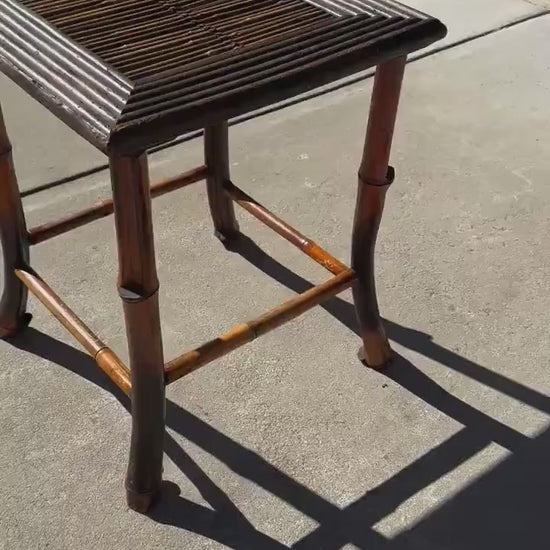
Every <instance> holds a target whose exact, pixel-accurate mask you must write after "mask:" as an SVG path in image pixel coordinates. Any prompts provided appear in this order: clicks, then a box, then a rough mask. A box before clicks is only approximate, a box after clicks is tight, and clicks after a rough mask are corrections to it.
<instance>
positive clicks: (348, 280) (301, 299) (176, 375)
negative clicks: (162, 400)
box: [165, 269, 356, 384]
mask: <svg viewBox="0 0 550 550" xmlns="http://www.w3.org/2000/svg"><path fill="white" fill-rule="evenodd" d="M355 279H356V276H355V273H354V272H353V270H351V269H347V270H346V271H343V272H341V273H340V274H338V275H336V276H335V277H333V278H332V279H330V280H329V281H327V282H325V283H323V284H320V285H318V286H315V287H313V288H311V289H310V290H308V291H306V292H304V293H303V294H300V295H299V296H296V297H295V298H292V299H291V300H288V301H286V302H284V303H283V304H281V305H279V306H277V307H275V308H273V309H272V310H270V311H268V312H267V313H265V314H263V315H261V316H260V317H257V318H256V319H254V320H252V321H249V322H247V323H243V324H240V325H237V326H236V327H234V328H233V329H231V330H230V331H229V332H226V333H225V334H222V335H221V336H220V337H218V338H216V339H215V340H211V341H210V342H207V343H206V344H204V345H202V346H201V347H199V348H196V349H194V350H192V351H189V352H187V353H184V354H183V355H181V356H180V357H177V358H176V359H173V360H172V361H170V362H169V363H167V364H166V365H165V372H166V383H167V384H170V383H172V382H175V381H176V380H178V379H180V378H182V377H184V376H186V375H188V374H190V373H191V372H193V371H195V370H197V369H199V368H200V367H202V366H204V365H206V364H208V363H210V362H212V361H214V360H215V359H218V358H220V357H223V356H224V355H226V354H228V353H230V352H231V351H233V350H235V349H237V348H239V347H241V346H243V345H244V344H246V343H248V342H251V341H252V340H255V339H256V338H258V337H259V336H263V335H264V334H267V333H268V332H270V331H272V330H274V329H276V328H277V327H280V326H282V325H283V324H285V323H287V322H288V321H291V320H292V319H295V318H296V317H298V316H299V315H301V314H302V313H305V312H306V311H308V310H309V309H311V308H312V307H314V306H316V305H318V304H320V303H321V302H323V301H325V300H327V299H328V298H330V297H332V296H335V295H336V294H339V293H340V292H342V291H344V290H345V289H346V288H349V287H350V286H352V284H353V282H354V281H355Z"/></svg>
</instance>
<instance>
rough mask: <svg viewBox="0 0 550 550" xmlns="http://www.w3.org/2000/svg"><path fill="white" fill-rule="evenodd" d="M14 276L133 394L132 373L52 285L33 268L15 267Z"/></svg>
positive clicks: (108, 373) (106, 370)
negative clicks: (131, 389) (131, 390)
mask: <svg viewBox="0 0 550 550" xmlns="http://www.w3.org/2000/svg"><path fill="white" fill-rule="evenodd" d="M15 275H16V276H17V277H18V279H19V280H20V281H21V282H22V283H23V284H24V285H25V287H26V288H28V289H29V290H30V291H31V292H32V293H33V294H34V295H35V296H36V297H37V298H38V300H39V301H40V302H41V303H42V304H43V305H44V306H45V307H46V309H47V310H48V311H49V312H50V313H51V314H52V315H53V316H54V317H55V318H56V319H57V320H58V321H59V322H60V323H61V324H62V325H63V326H64V327H65V328H66V329H67V330H68V331H69V333H70V334H72V336H74V338H75V339H76V340H77V341H78V342H79V343H80V344H81V345H82V347H83V348H84V349H85V350H86V351H87V352H88V353H89V354H90V355H91V356H92V357H93V358H94V359H95V361H96V363H97V365H98V366H99V367H100V368H101V369H102V370H103V371H104V372H105V373H106V374H107V376H109V378H110V379H111V380H112V381H113V382H114V383H115V384H116V385H117V386H118V387H119V388H120V389H121V390H122V391H123V392H124V393H126V394H128V393H130V372H129V371H128V369H127V368H126V367H125V366H124V364H123V363H122V361H121V360H120V359H119V358H118V357H117V356H116V355H115V353H114V352H113V351H112V350H111V349H109V348H108V347H107V346H106V345H105V344H104V343H103V342H102V341H101V340H100V339H99V338H98V337H97V336H96V335H95V334H94V333H93V332H92V331H91V330H90V329H89V328H88V327H87V326H86V325H85V324H84V323H83V322H82V320H81V319H79V317H78V316H77V315H76V314H75V313H74V312H73V311H72V310H71V309H70V308H69V306H67V304H65V303H64V302H63V300H62V299H61V298H60V297H59V296H58V295H57V294H56V293H55V292H54V291H53V290H52V289H51V288H50V286H49V285H48V284H47V283H46V282H45V281H44V280H43V279H42V278H41V277H40V276H39V275H37V274H36V273H34V272H33V271H31V270H30V269H28V268H27V269H16V270H15Z"/></svg>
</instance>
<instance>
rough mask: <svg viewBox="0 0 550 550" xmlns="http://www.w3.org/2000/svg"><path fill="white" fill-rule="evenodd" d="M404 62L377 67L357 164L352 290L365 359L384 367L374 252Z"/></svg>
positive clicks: (386, 348) (387, 356)
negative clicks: (354, 278) (365, 130)
mask: <svg viewBox="0 0 550 550" xmlns="http://www.w3.org/2000/svg"><path fill="white" fill-rule="evenodd" d="M405 62H406V57H398V58H395V59H393V60H391V61H388V62H385V63H383V64H381V65H379V66H378V68H377V70H376V76H375V79H374V89H373V93H372V100H371V108H370V115H369V122H368V127H367V134H366V138H365V146H364V150H363V158H362V160H361V165H360V168H359V187H358V193H357V205H356V210H355V220H354V229H353V240H352V268H353V269H354V270H355V271H356V273H357V283H356V284H355V285H354V287H353V296H354V300H355V308H356V311H357V317H358V319H359V325H360V330H361V336H362V338H363V353H364V360H365V362H366V363H367V365H369V366H370V367H373V368H382V367H383V366H384V365H386V364H387V363H388V362H389V361H390V360H391V358H392V351H391V348H390V345H389V342H388V339H387V337H386V333H385V330H384V326H383V324H382V320H381V318H380V312H379V308H378V300H377V298H376V286H375V276H374V252H375V247H376V238H377V235H378V228H379V226H380V220H381V218H382V213H383V210H384V200H385V196H386V191H387V189H388V187H389V184H390V183H391V181H389V180H388V162H389V158H390V149H391V143H392V138H393V131H394V127H395V120H396V116H397V108H398V105H399V95H400V92H401V83H402V80H403V74H404V70H405Z"/></svg>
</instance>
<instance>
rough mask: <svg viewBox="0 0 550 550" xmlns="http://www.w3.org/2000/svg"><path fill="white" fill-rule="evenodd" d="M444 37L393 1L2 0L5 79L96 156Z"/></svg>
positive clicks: (144, 144)
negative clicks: (92, 147) (83, 140)
mask: <svg viewBox="0 0 550 550" xmlns="http://www.w3.org/2000/svg"><path fill="white" fill-rule="evenodd" d="M445 32H446V29H445V27H444V26H443V25H442V24H441V23H440V22H439V21H438V20H437V19H434V18H431V17H429V16H427V15H424V14H422V13H419V12H417V11H415V10H412V9H410V8H407V7H404V6H402V5H401V4H398V3H397V2H394V1H393V0H103V1H102V2H98V1H97V0H20V1H15V0H0V69H1V70H2V71H3V72H4V73H6V74H7V75H8V76H9V77H10V78H12V79H13V80H14V81H16V82H17V83H18V84H19V85H20V86H22V87H23V88H24V89H25V90H26V91H27V92H28V93H29V94H30V95H31V96H33V97H34V98H36V99H38V100H39V101H40V102H41V103H43V104H44V105H45V106H46V107H47V108H48V109H50V110H51V111H52V112H54V113H55V114H56V115H57V116H58V117H59V118H61V119H62V120H63V121H64V122H65V123H67V124H68V125H70V126H71V127H72V128H74V129H75V130H76V131H78V132H79V133H80V134H81V135H82V136H83V137H85V138H86V139H87V140H88V141H89V142H91V143H92V144H94V145H95V146H96V147H98V148H99V149H100V150H102V151H105V152H109V151H116V152H125V153H128V152H134V151H135V152H137V151H140V150H144V149H146V148H148V147H150V146H152V145H155V144H159V143H162V142H166V141H168V140H170V139H172V138H174V137H176V136H177V135H180V134H181V133H182V132H184V131H187V130H193V129H198V128H201V127H204V126H205V125H207V124H209V123H212V122H217V121H220V120H224V119H228V118H231V117H234V116H237V115H239V114H243V113H245V112H247V111H250V110H253V109H256V108H260V107H262V106H266V105H269V104H271V103H274V102H277V101H280V100H283V99H286V98H288V97H292V96H294V95H296V94H299V93H302V92H305V91H307V90H310V89H312V88H314V87H317V86H320V85H323V84H326V83H328V82H331V81H333V80H336V79H338V78H341V77H344V76H346V75H349V74H352V73H353V72H356V71H359V70H362V69H366V68H368V67H371V66H374V65H376V64H377V63H379V62H381V61H384V60H385V59H389V58H391V57H394V56H396V55H403V54H406V53H409V52H411V51H414V50H416V49H419V48H421V47H424V46H426V45H428V44H430V43H431V42H434V41H435V40H437V39H439V38H441V37H443V36H444V35H445Z"/></svg>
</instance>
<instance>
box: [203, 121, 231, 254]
mask: <svg viewBox="0 0 550 550" xmlns="http://www.w3.org/2000/svg"><path fill="white" fill-rule="evenodd" d="M228 140H229V136H228V127H227V121H223V122H219V123H217V124H215V125H213V126H207V127H206V128H205V129H204V158H205V164H206V166H207V168H208V177H207V179H206V185H207V189H208V203H209V205H210V213H211V215H212V221H213V222H214V233H215V235H216V237H218V239H220V241H221V242H222V243H224V244H225V245H227V244H228V243H229V241H230V240H231V239H232V238H233V237H235V235H237V234H238V233H239V224H238V223H237V219H236V218H235V209H234V207H233V201H232V200H231V199H230V198H229V197H228V196H227V194H226V193H225V191H224V184H225V182H226V181H228V180H229V142H228Z"/></svg>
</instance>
